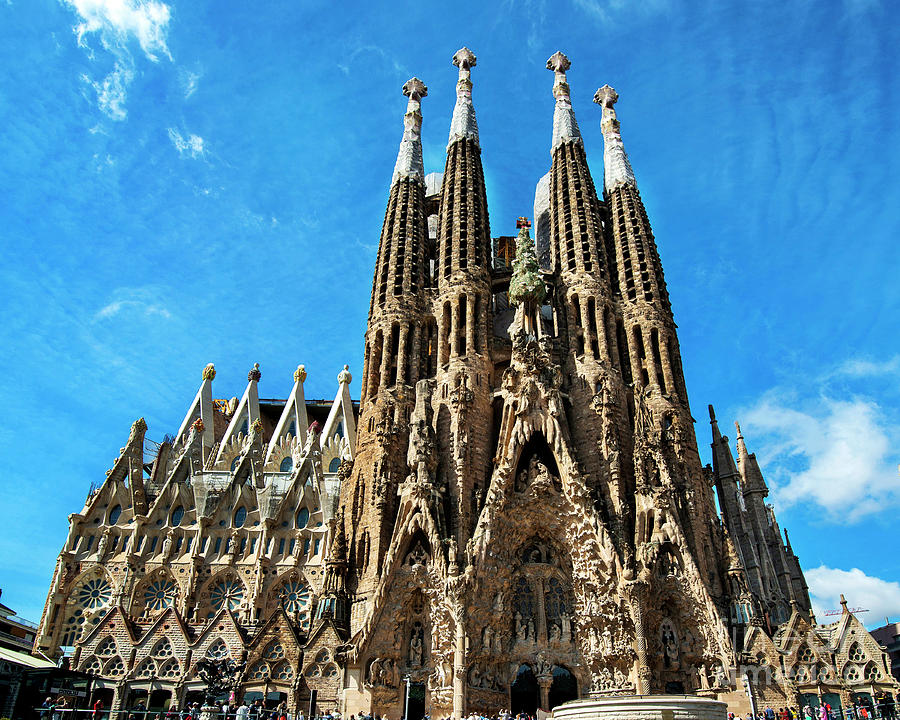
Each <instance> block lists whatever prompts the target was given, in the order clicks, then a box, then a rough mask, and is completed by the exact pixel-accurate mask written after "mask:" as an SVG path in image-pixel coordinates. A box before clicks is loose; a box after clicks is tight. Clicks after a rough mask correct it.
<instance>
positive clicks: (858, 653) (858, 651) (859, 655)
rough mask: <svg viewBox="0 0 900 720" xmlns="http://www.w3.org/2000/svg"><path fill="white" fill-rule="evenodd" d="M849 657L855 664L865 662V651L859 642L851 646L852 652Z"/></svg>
mask: <svg viewBox="0 0 900 720" xmlns="http://www.w3.org/2000/svg"><path fill="white" fill-rule="evenodd" d="M848 657H849V658H850V659H851V660H852V661H853V662H862V661H863V660H865V659H866V655H865V653H864V652H863V649H862V647H861V646H860V644H859V643H858V642H855V643H853V644H852V645H851V646H850V652H849V653H848Z"/></svg>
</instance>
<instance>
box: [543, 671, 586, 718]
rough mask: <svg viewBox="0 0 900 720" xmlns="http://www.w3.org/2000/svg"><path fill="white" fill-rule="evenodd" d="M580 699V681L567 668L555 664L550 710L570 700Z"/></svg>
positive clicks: (549, 703)
mask: <svg viewBox="0 0 900 720" xmlns="http://www.w3.org/2000/svg"><path fill="white" fill-rule="evenodd" d="M577 699H578V681H577V680H576V679H575V676H574V675H573V674H572V673H570V672H569V671H568V670H567V669H566V668H564V667H560V666H559V665H554V666H553V684H552V685H551V686H550V695H549V701H548V703H547V704H548V706H549V707H548V708H547V709H548V710H552V709H553V708H555V707H556V706H557V705H562V704H563V703H564V702H568V701H569V700H577Z"/></svg>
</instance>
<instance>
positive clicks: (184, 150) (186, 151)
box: [169, 128, 204, 158]
mask: <svg viewBox="0 0 900 720" xmlns="http://www.w3.org/2000/svg"><path fill="white" fill-rule="evenodd" d="M169 139H170V140H171V141H172V144H173V145H174V146H175V149H176V150H177V151H178V152H179V154H180V155H190V156H191V157H192V158H198V157H201V156H202V155H203V153H204V146H203V138H202V137H200V136H199V135H194V134H193V133H187V137H185V136H184V135H182V134H181V133H180V132H179V131H178V130H176V129H175V128H169Z"/></svg>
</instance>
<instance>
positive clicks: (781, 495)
mask: <svg viewBox="0 0 900 720" xmlns="http://www.w3.org/2000/svg"><path fill="white" fill-rule="evenodd" d="M801 406H802V408H803V409H798V407H801ZM743 421H744V422H743V424H744V426H745V435H746V436H747V437H750V436H752V437H753V444H754V445H755V446H756V447H757V449H758V454H759V456H760V459H761V460H762V462H763V464H764V465H765V466H766V467H767V469H768V470H769V472H770V475H771V477H770V480H771V484H772V490H773V498H774V499H775V501H776V503H778V504H779V505H781V506H782V507H788V506H791V505H795V504H798V503H809V502H812V503H815V504H816V505H818V506H819V507H820V508H822V509H823V510H824V511H825V514H826V515H827V517H828V518H829V519H832V520H841V521H849V522H856V521H859V520H860V519H861V518H863V517H864V516H866V515H870V514H873V513H877V512H881V511H883V510H884V509H885V508H886V507H889V506H894V505H896V504H898V501H900V476H898V470H897V463H898V459H900V456H898V453H897V450H896V448H897V444H896V442H895V441H894V440H895V439H894V438H893V437H892V434H891V431H890V430H889V429H888V428H889V424H888V423H887V422H886V421H885V418H884V415H883V412H882V410H881V408H880V407H879V406H878V405H877V404H876V403H875V402H873V401H871V400H867V399H864V398H859V397H856V398H853V399H850V400H834V399H831V398H827V397H820V398H818V399H816V400H813V401H811V402H810V401H807V402H805V403H802V404H801V403H800V402H799V401H798V399H797V397H796V395H795V394H793V393H790V392H778V391H772V392H769V393H767V394H766V395H764V396H763V398H762V399H761V400H760V401H759V402H758V403H756V405H754V406H753V407H751V408H750V409H749V410H748V411H745V412H744V414H743Z"/></svg>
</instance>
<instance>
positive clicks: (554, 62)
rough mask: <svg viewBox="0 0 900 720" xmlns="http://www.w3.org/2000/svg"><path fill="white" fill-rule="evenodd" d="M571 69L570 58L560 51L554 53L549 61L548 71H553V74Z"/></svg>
mask: <svg viewBox="0 0 900 720" xmlns="http://www.w3.org/2000/svg"><path fill="white" fill-rule="evenodd" d="M570 67H572V63H571V62H569V58H567V57H566V56H565V55H563V54H562V53H561V52H560V51H559V50H557V51H556V52H555V53H553V54H552V55H551V56H550V58H549V59H548V60H547V69H548V70H552V71H553V72H558V73H564V72H565V71H566V70H568V69H569V68H570Z"/></svg>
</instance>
